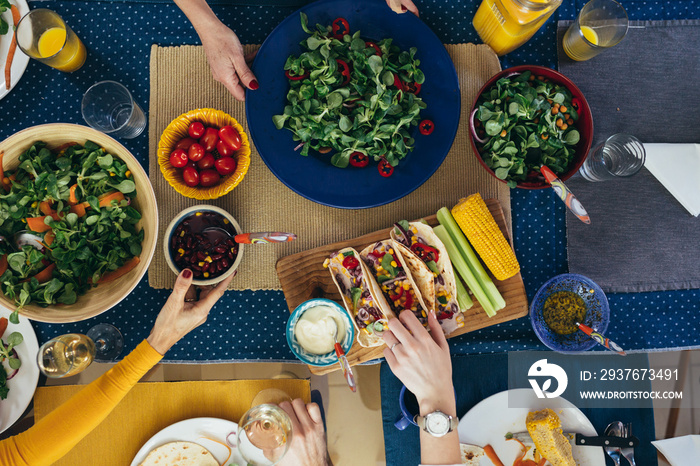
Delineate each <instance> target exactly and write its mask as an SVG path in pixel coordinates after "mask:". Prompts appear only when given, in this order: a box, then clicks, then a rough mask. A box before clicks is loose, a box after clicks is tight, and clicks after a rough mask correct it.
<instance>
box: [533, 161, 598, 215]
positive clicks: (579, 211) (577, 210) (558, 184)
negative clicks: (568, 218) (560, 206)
mask: <svg viewBox="0 0 700 466" xmlns="http://www.w3.org/2000/svg"><path fill="white" fill-rule="evenodd" d="M540 171H541V172H542V174H543V175H544V177H545V179H546V180H547V181H548V182H549V184H551V185H552V189H553V190H554V192H555V193H556V194H557V196H558V197H559V199H561V200H562V201H564V204H566V207H568V208H569V210H570V211H571V213H572V214H574V215H575V216H576V217H577V218H578V219H579V220H581V221H582V222H583V223H585V224H588V225H590V223H591V217H589V216H588V212H586V209H584V208H583V205H581V202H579V200H578V199H576V196H574V193H572V192H571V190H570V189H569V188H567V187H566V185H565V184H564V182H563V181H562V180H560V179H559V177H558V176H557V175H555V174H554V172H553V171H552V170H550V169H549V167H547V166H546V165H542V166H541V167H540Z"/></svg>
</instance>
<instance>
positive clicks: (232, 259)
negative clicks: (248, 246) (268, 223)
mask: <svg viewBox="0 0 700 466" xmlns="http://www.w3.org/2000/svg"><path fill="white" fill-rule="evenodd" d="M239 233H242V231H241V227H240V226H239V225H238V222H236V219H234V218H233V216H231V214H229V213H228V212H226V211H225V210H223V209H220V208H219V207H215V206H210V205H200V206H194V207H190V208H188V209H185V210H183V211H182V212H180V213H179V214H178V215H177V216H176V217H175V218H174V219H173V221H172V222H170V225H168V228H167V229H166V230H165V241H163V247H164V249H165V260H166V262H167V263H168V265H169V266H170V268H171V269H172V271H173V272H175V273H176V274H179V273H180V272H181V271H182V270H184V269H186V268H189V269H190V270H192V274H193V275H194V279H193V280H192V283H193V284H195V285H199V286H204V285H214V284H216V283H218V282H220V281H221V280H223V279H224V278H226V277H228V276H229V275H231V274H232V273H233V272H234V271H235V270H236V268H238V264H240V262H241V257H242V255H243V245H242V244H238V243H236V242H235V241H234V237H235V236H236V235H237V234H239Z"/></svg>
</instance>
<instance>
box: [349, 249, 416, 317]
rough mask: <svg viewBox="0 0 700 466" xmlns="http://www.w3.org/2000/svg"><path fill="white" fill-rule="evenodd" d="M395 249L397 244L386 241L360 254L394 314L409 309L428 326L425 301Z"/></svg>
mask: <svg viewBox="0 0 700 466" xmlns="http://www.w3.org/2000/svg"><path fill="white" fill-rule="evenodd" d="M399 247H401V245H399ZM395 249H396V246H395V245H394V242H392V240H390V239H386V240H384V241H378V242H376V243H374V244H372V245H370V246H367V247H366V248H365V249H363V250H362V252H360V257H361V258H362V261H363V262H364V263H365V264H366V265H367V268H369V270H370V272H371V273H372V277H373V278H374V279H375V280H376V281H377V284H378V286H379V288H380V289H381V292H382V294H383V295H384V297H385V298H386V301H387V303H388V306H389V309H390V310H391V311H392V312H393V313H394V314H395V315H399V314H401V313H402V312H403V311H406V310H410V311H411V312H413V313H414V314H415V315H416V317H418V320H420V322H421V323H422V324H423V326H427V325H428V311H427V309H428V307H427V306H426V305H425V303H424V302H423V297H422V296H421V293H420V291H418V288H417V287H416V284H415V283H414V282H413V278H412V277H411V272H410V271H409V270H408V268H407V267H406V264H405V262H404V261H403V259H402V256H401V254H399V253H398V252H397V251H396V250H395Z"/></svg>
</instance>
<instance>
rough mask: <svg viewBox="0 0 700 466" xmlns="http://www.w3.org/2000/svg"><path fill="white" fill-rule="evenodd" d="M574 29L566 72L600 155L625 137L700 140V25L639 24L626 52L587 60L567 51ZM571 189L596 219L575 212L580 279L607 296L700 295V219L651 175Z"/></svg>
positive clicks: (563, 64)
mask: <svg viewBox="0 0 700 466" xmlns="http://www.w3.org/2000/svg"><path fill="white" fill-rule="evenodd" d="M569 24H570V22H563V21H560V22H559V29H558V45H559V70H560V71H561V72H562V73H563V74H564V75H566V76H567V77H569V78H570V79H571V80H572V81H573V82H574V83H575V84H576V85H577V86H578V87H579V88H580V89H581V91H582V92H583V94H584V95H585V96H586V100H587V101H588V103H589V105H590V107H591V111H592V113H593V122H594V127H595V134H594V144H593V146H594V147H595V145H597V144H598V143H599V142H602V141H603V140H605V139H606V138H607V137H608V136H610V135H612V134H614V133H620V132H624V133H629V134H632V135H634V136H636V137H638V138H639V139H640V140H641V141H642V142H648V143H651V142H655V143H660V142H667V143H698V142H700V105H698V102H700V86H698V84H697V79H698V76H700V21H697V20H684V21H644V22H636V21H632V22H630V29H629V32H628V33H627V37H625V39H624V40H623V41H622V42H621V43H620V44H618V45H617V46H615V47H613V48H611V49H610V50H606V51H604V52H603V53H601V54H600V55H598V56H597V57H594V58H592V59H591V60H588V61H585V62H574V61H572V60H570V59H569V58H568V57H567V56H566V54H565V53H564V51H563V50H562V48H561V39H562V37H563V35H564V32H565V31H566V28H567V27H568V25H569ZM698 183H700V180H698ZM567 185H568V186H569V187H570V188H571V190H572V191H573V192H574V194H575V195H576V197H577V198H578V199H579V200H580V201H581V203H582V204H583V206H584V207H585V208H586V210H587V211H588V213H589V214H590V216H591V225H585V224H583V223H582V222H581V221H579V220H578V219H577V218H575V217H574V216H573V215H571V214H570V213H567V250H568V255H569V270H570V271H571V272H574V273H580V274H582V275H586V276H588V277H590V278H591V279H593V280H594V281H595V282H597V283H598V284H599V285H600V286H601V288H603V289H604V290H605V291H614V292H639V291H659V290H675V289H687V288H700V218H694V217H692V216H691V215H690V214H689V213H688V212H687V211H686V210H685V209H683V208H682V207H681V205H680V204H679V203H678V202H677V201H676V200H675V199H674V198H673V196H672V195H671V194H670V193H669V192H668V191H666V189H665V188H664V187H663V186H662V185H661V184H660V183H659V182H658V181H657V180H656V178H654V177H653V176H652V175H651V174H650V173H649V172H648V171H647V170H646V169H642V171H641V172H640V173H639V174H637V175H635V176H633V177H631V178H627V179H616V180H612V181H604V182H599V183H591V182H588V181H585V180H584V179H582V178H581V177H580V176H578V175H577V176H576V177H574V178H571V179H570V180H569V181H568V182H567Z"/></svg>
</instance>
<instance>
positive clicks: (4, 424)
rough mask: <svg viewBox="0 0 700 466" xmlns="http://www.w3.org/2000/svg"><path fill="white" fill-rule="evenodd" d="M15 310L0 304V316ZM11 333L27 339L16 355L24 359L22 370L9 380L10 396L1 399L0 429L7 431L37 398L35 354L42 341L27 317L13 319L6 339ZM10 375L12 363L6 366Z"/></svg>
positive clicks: (21, 359)
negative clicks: (17, 319) (37, 337)
mask: <svg viewBox="0 0 700 466" xmlns="http://www.w3.org/2000/svg"><path fill="white" fill-rule="evenodd" d="M11 313H12V312H11V311H9V310H7V309H5V308H3V307H0V317H5V318H7V319H9V318H10V314H11ZM12 332H19V333H21V334H22V337H24V341H23V342H22V343H21V344H20V345H19V346H17V347H16V348H15V349H16V351H17V356H19V360H20V361H22V366H21V367H20V368H19V372H17V375H15V376H14V377H13V378H12V379H11V380H8V381H7V387H8V388H9V389H10V392H9V393H8V394H7V399H5V400H2V401H0V432H5V431H6V430H7V429H8V428H10V427H11V426H12V424H14V423H15V421H17V419H19V418H20V416H21V415H22V414H23V413H24V411H25V410H26V409H27V406H29V403H30V402H31V401H32V398H34V391H35V390H36V386H37V384H38V383H39V366H37V363H36V355H37V354H38V353H39V342H37V340H36V334H35V333H34V329H33V328H32V324H30V323H29V319H27V318H26V317H22V316H20V317H19V324H17V325H15V324H13V323H12V322H10V323H9V324H8V325H7V330H5V334H4V335H5V338H4V340H5V341H7V336H8V335H9V334H10V333H12ZM5 370H7V371H8V374H9V366H7V365H5Z"/></svg>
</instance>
